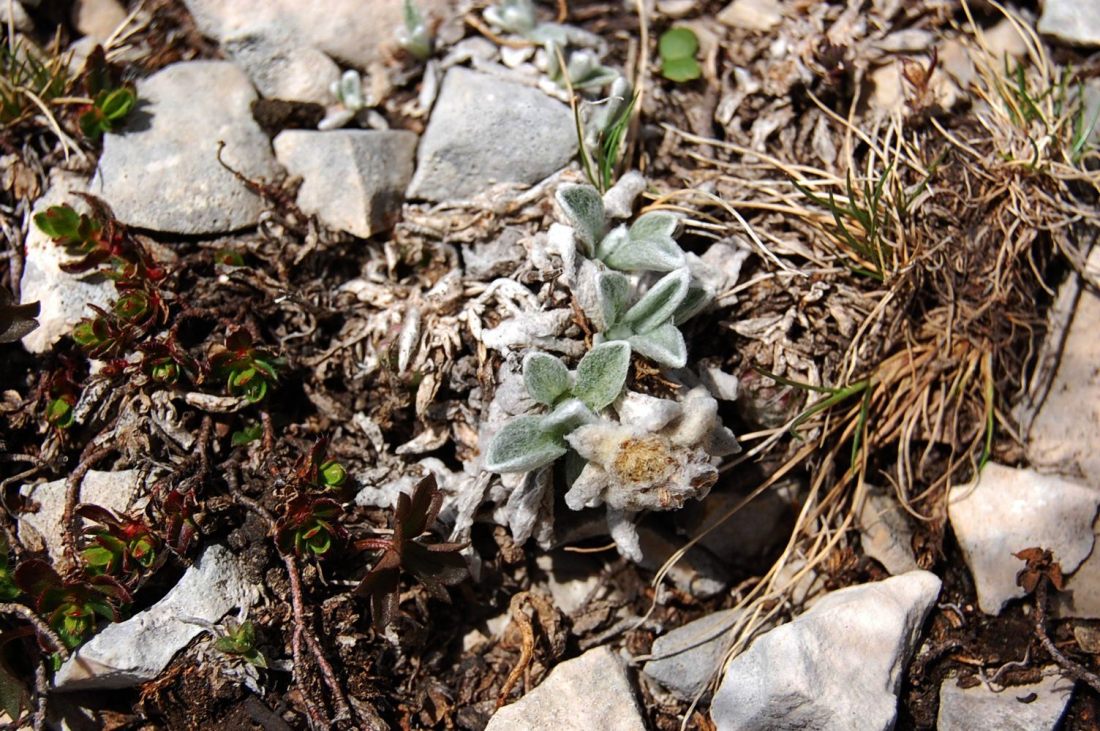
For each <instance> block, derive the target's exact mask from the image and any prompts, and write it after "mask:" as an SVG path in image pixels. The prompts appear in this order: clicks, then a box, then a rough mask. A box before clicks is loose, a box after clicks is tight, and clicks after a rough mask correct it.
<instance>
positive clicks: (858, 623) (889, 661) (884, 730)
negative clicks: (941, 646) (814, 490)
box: [710, 571, 940, 731]
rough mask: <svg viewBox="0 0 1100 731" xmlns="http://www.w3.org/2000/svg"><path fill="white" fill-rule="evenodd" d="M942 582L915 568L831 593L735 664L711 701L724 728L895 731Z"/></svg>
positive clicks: (765, 637)
mask: <svg viewBox="0 0 1100 731" xmlns="http://www.w3.org/2000/svg"><path fill="white" fill-rule="evenodd" d="M939 592H940V580H939V579H938V578H937V577H936V576H935V575H934V574H931V573H929V572H927V571H912V572H910V573H908V574H903V575H902V576H894V577H891V578H889V579H886V580H885V581H879V582H874V583H870V584H862V585H859V586H851V587H848V588H846V589H840V590H838V591H834V592H832V593H830V594H826V595H825V596H824V597H822V598H821V599H819V600H818V601H817V603H816V604H814V606H813V607H812V608H811V609H809V610H808V611H807V612H806V613H805V614H803V615H801V616H800V617H798V618H797V619H795V620H793V621H792V622H790V623H789V624H785V625H783V626H781V627H777V628H776V629H773V630H771V631H769V632H766V633H765V634H763V635H761V636H760V637H758V638H757V639H756V641H755V642H753V643H752V645H750V646H749V649H748V650H746V651H745V652H743V653H742V654H740V655H738V656H737V657H735V658H734V659H733V660H731V661H730V663H729V665H728V666H727V667H726V674H725V677H724V678H723V679H722V683H721V685H720V686H719V687H718V691H717V692H716V693H715V695H714V701H713V702H712V703H711V709H710V714H711V719H712V720H713V721H714V724H715V726H717V728H718V729H719V730H720V731H737V730H739V729H768V730H769V731H795V730H796V729H860V730H861V731H877V730H881V731H888V729H892V728H894V722H895V720H896V717H897V706H898V698H897V693H898V690H899V688H900V687H901V678H902V673H903V671H904V669H905V665H906V662H907V661H908V658H909V655H910V654H911V653H912V651H913V649H914V645H915V644H916V641H917V636H918V634H919V632H920V628H921V625H922V624H923V623H924V619H925V617H926V616H927V614H928V610H929V609H931V608H932V605H933V603H934V602H935V601H936V597H937V596H939Z"/></svg>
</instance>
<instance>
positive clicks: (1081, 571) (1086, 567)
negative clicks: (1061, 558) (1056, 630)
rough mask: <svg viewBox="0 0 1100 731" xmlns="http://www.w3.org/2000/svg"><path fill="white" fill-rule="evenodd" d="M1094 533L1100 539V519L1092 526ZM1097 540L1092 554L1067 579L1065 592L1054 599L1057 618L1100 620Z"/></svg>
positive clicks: (1099, 561)
mask: <svg viewBox="0 0 1100 731" xmlns="http://www.w3.org/2000/svg"><path fill="white" fill-rule="evenodd" d="M1092 533H1093V536H1095V537H1096V538H1100V518H1097V520H1096V522H1095V523H1093V524H1092ZM1096 538H1094V539H1093V546H1092V553H1090V554H1089V557H1088V558H1086V559H1085V560H1084V562H1082V563H1081V565H1080V566H1079V567H1078V568H1077V570H1076V571H1074V572H1073V573H1072V574H1070V575H1069V576H1068V577H1067V578H1066V583H1065V588H1064V590H1062V591H1060V592H1057V593H1056V594H1054V596H1053V597H1052V599H1051V601H1052V602H1053V603H1054V611H1053V613H1054V615H1055V616H1057V617H1082V618H1086V619H1100V549H1098V548H1097V546H1098V545H1100V540H1096Z"/></svg>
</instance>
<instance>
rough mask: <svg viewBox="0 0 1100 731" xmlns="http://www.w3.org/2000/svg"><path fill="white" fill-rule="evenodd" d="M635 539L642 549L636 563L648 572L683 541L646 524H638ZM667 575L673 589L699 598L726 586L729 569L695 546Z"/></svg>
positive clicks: (659, 566)
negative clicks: (640, 557) (639, 559)
mask: <svg viewBox="0 0 1100 731" xmlns="http://www.w3.org/2000/svg"><path fill="white" fill-rule="evenodd" d="M638 538H639V542H640V544H641V548H642V560H641V563H640V565H641V566H642V568H644V569H647V570H649V571H658V570H659V569H660V568H661V566H663V565H664V563H665V562H666V561H667V560H668V559H669V558H670V557H671V556H672V554H674V553H676V551H678V550H679V549H680V548H682V547H683V540H682V539H676V540H672V539H670V538H668V537H667V536H665V535H664V534H663V533H662V532H660V531H658V530H656V529H655V528H653V527H651V526H650V525H647V524H646V523H645V522H643V523H641V524H639V525H638ZM668 578H669V579H670V580H671V581H672V583H673V584H674V585H675V586H676V588H677V589H679V590H680V591H682V592H684V593H685V594H691V595H692V596H695V597H698V598H700V599H707V598H709V597H712V596H715V595H717V594H720V593H721V592H722V591H724V590H725V588H726V587H727V586H728V585H729V572H728V571H727V569H726V567H725V566H723V565H722V564H721V562H719V561H718V559H716V558H715V557H714V556H713V555H711V553H710V552H708V551H706V550H704V549H702V548H700V547H698V546H696V547H694V548H692V549H691V550H689V551H688V552H687V553H686V554H684V556H683V557H682V558H681V559H680V560H679V561H677V562H676V563H675V564H674V565H673V566H672V568H671V569H669V572H668Z"/></svg>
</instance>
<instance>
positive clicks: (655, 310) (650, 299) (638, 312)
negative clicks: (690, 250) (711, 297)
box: [623, 268, 691, 333]
mask: <svg viewBox="0 0 1100 731" xmlns="http://www.w3.org/2000/svg"><path fill="white" fill-rule="evenodd" d="M690 285H691V273H690V272H688V270H687V269H686V268H685V269H677V270H676V271H674V272H670V273H668V274H666V275H665V276H663V277H662V278H661V279H659V280H658V281H657V283H656V284H654V285H653V286H652V287H650V289H649V291H648V292H646V293H645V295H644V296H643V297H642V298H641V299H640V300H638V302H637V303H636V304H635V305H634V306H633V307H631V308H630V309H629V310H627V312H626V315H624V316H623V321H624V322H626V323H629V324H630V326H631V327H633V328H634V332H636V333H644V332H647V331H649V330H652V329H654V328H656V327H658V326H660V325H662V324H664V323H665V322H667V321H669V320H671V319H672V315H673V314H674V313H675V312H676V309H677V308H678V307H679V306H680V303H681V302H683V301H684V297H686V296H687V293H688V287H689V286H690Z"/></svg>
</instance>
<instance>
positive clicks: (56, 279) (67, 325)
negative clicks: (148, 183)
mask: <svg viewBox="0 0 1100 731" xmlns="http://www.w3.org/2000/svg"><path fill="white" fill-rule="evenodd" d="M86 189H87V181H86V180H85V179H84V178H81V177H79V176H75V175H73V174H71V173H66V172H63V171H60V170H54V171H53V173H52V174H51V175H50V187H49V190H47V191H46V194H45V195H43V196H42V197H41V198H39V199H38V200H37V201H36V202H35V204H34V210H33V211H32V215H37V214H39V213H43V212H45V210H46V209H47V208H49V207H50V206H58V205H62V204H66V203H67V204H69V205H71V206H72V207H73V208H75V209H76V210H78V211H82V212H86V211H87V205H85V203H84V200H83V199H82V198H80V197H79V196H76V195H74V194H73V192H74V191H78V190H86ZM25 245H26V258H25V260H24V262H23V278H22V279H21V280H20V284H19V288H20V297H21V299H22V301H23V302H38V303H39V305H40V310H39V313H38V327H37V328H36V329H35V330H32V331H31V332H30V333H28V334H27V335H26V336H25V337H24V338H23V345H24V347H26V349H27V350H29V351H30V352H32V353H45V352H46V351H47V350H49V349H50V348H51V347H53V344H54V343H56V342H57V341H58V340H60V339H61V338H62V337H63V336H65V335H68V334H69V333H70V332H71V331H72V329H73V326H74V325H76V323H78V322H80V320H81V319H83V318H85V317H88V316H89V315H91V314H92V311H91V310H89V309H88V305H90V304H91V305H96V306H97V307H102V308H104V309H109V308H110V306H111V302H112V301H113V300H114V298H115V296H116V294H117V293H116V292H115V286H114V284H112V283H111V281H110V280H109V279H107V278H106V277H103V276H101V275H98V274H95V273H94V272H88V273H84V274H69V273H68V272H64V271H62V270H61V263H62V262H63V261H66V260H67V259H68V255H67V254H66V253H65V250H64V248H62V247H60V246H58V245H57V244H55V243H54V242H53V241H52V240H51V239H50V237H48V236H46V234H44V233H42V232H41V231H39V230H38V227H37V226H35V225H34V224H33V223H32V224H31V226H30V228H29V230H28V232H27V238H26V242H25Z"/></svg>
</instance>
